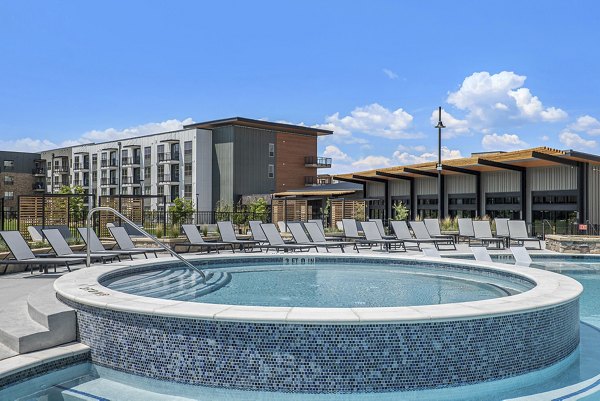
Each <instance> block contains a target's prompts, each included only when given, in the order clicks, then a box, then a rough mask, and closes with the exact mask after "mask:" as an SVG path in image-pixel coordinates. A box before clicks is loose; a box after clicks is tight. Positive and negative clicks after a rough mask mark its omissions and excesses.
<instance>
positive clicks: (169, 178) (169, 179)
mask: <svg viewBox="0 0 600 401" xmlns="http://www.w3.org/2000/svg"><path fill="white" fill-rule="evenodd" d="M158 182H160V183H174V184H178V183H179V176H178V175H171V174H165V175H163V176H161V177H158Z"/></svg>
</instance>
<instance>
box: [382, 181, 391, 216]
mask: <svg viewBox="0 0 600 401" xmlns="http://www.w3.org/2000/svg"><path fill="white" fill-rule="evenodd" d="M383 185H384V195H383V196H384V197H385V199H384V200H383V220H384V221H387V220H388V219H389V218H390V216H391V215H392V209H391V207H390V206H391V205H390V203H391V202H390V182H389V181H386V182H384V183H383Z"/></svg>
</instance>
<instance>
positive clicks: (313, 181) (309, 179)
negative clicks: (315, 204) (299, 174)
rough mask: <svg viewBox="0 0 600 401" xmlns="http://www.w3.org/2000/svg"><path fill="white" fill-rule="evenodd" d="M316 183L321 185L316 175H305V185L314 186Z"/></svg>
mask: <svg viewBox="0 0 600 401" xmlns="http://www.w3.org/2000/svg"><path fill="white" fill-rule="evenodd" d="M315 185H319V180H318V179H317V177H316V176H314V175H307V176H305V177H304V186H306V187H312V186H315Z"/></svg>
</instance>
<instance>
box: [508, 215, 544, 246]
mask: <svg viewBox="0 0 600 401" xmlns="http://www.w3.org/2000/svg"><path fill="white" fill-rule="evenodd" d="M508 231H509V233H510V240H511V241H516V242H517V244H518V245H522V246H525V242H537V243H538V247H539V249H542V241H541V240H540V239H539V238H537V237H530V236H529V233H528V232H527V225H526V224H525V221H523V220H510V221H509V222H508Z"/></svg>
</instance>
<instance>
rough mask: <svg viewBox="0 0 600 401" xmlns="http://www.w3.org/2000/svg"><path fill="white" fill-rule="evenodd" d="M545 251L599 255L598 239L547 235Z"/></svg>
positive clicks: (599, 241)
mask: <svg viewBox="0 0 600 401" xmlns="http://www.w3.org/2000/svg"><path fill="white" fill-rule="evenodd" d="M546 249H548V250H550V251H554V252H560V253H596V254H600V237H598V236H589V235H547V236H546Z"/></svg>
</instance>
